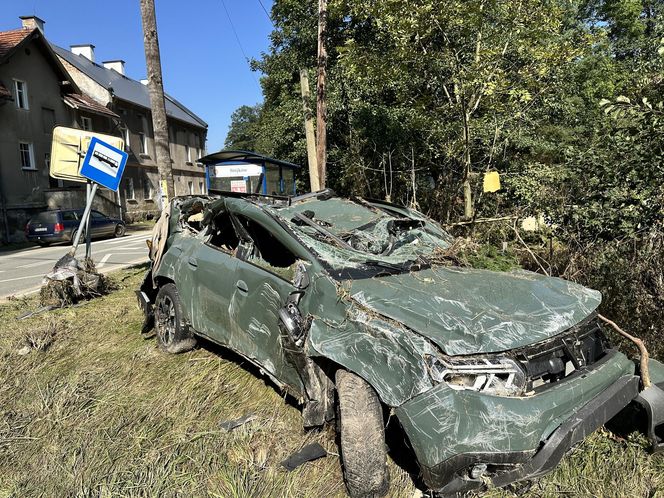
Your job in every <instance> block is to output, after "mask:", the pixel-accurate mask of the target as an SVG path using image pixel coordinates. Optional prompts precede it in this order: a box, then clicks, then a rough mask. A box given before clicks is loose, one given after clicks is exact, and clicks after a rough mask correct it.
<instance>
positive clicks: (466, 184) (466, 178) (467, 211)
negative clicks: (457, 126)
mask: <svg viewBox="0 0 664 498" xmlns="http://www.w3.org/2000/svg"><path fill="white" fill-rule="evenodd" d="M463 147H464V150H463V216H464V218H466V219H468V220H469V219H471V218H472V217H473V191H472V188H471V186H470V173H471V157H470V116H468V113H467V112H465V110H464V113H463Z"/></svg>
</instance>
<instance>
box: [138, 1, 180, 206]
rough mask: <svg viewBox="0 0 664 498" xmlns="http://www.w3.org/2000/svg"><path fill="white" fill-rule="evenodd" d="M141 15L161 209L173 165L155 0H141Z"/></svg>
mask: <svg viewBox="0 0 664 498" xmlns="http://www.w3.org/2000/svg"><path fill="white" fill-rule="evenodd" d="M140 3H141V19H142V20H143V43H144V45H145V65H146V67H147V72H148V90H149V91H150V106H151V107H152V129H153V130H154V144H155V149H156V152H157V168H158V170H159V180H160V181H159V190H160V191H161V199H160V200H161V209H165V208H166V204H167V203H166V202H164V198H166V199H168V200H169V201H170V200H171V199H172V198H173V197H174V196H175V185H174V183H173V166H172V164H171V152H170V150H169V147H168V122H167V121H166V104H165V101H164V81H163V79H162V76H161V56H160V55H159V38H158V36H157V19H156V15H155V12H154V0H140Z"/></svg>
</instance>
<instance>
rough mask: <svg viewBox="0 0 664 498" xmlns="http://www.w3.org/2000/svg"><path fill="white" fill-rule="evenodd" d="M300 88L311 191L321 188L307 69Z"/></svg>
mask: <svg viewBox="0 0 664 498" xmlns="http://www.w3.org/2000/svg"><path fill="white" fill-rule="evenodd" d="M300 89H301V91H302V108H303V110H304V134H305V136H306V138H307V160H308V163H309V183H310V184H311V191H312V192H316V191H318V190H320V179H319V177H318V161H317V159H316V136H315V135H314V118H313V116H312V114H311V108H310V107H309V99H310V98H311V92H310V90H309V75H308V74H307V70H306V69H300Z"/></svg>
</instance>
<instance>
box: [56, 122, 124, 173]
mask: <svg viewBox="0 0 664 498" xmlns="http://www.w3.org/2000/svg"><path fill="white" fill-rule="evenodd" d="M92 137H97V138H99V139H101V140H102V141H103V142H106V143H108V144H111V145H112V146H113V147H116V148H118V149H121V150H124V140H122V139H121V138H120V137H114V136H112V135H102V134H101V133H95V132H92V131H85V130H79V129H76V128H67V127H65V126H57V127H56V128H55V129H54V130H53V143H52V145H51V161H50V169H49V173H50V175H51V176H52V177H53V178H58V179H59V180H69V181H72V182H83V183H85V182H87V181H88V180H87V178H84V177H82V176H81V175H80V171H81V165H82V163H83V158H85V156H86V154H87V151H88V146H89V145H90V141H91V140H92Z"/></svg>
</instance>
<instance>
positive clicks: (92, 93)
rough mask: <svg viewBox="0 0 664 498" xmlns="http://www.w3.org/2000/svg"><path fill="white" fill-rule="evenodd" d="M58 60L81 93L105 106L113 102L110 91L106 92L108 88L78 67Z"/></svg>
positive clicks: (60, 58) (63, 60) (61, 59)
mask: <svg viewBox="0 0 664 498" xmlns="http://www.w3.org/2000/svg"><path fill="white" fill-rule="evenodd" d="M58 59H59V60H60V62H61V63H62V65H63V66H64V67H65V69H66V70H67V72H68V73H69V76H70V77H71V79H72V80H74V83H76V85H77V86H78V87H79V88H80V89H81V92H83V93H84V94H85V95H88V96H89V97H92V98H93V99H95V100H96V101H97V102H99V103H100V104H101V105H103V106H107V105H108V103H109V102H110V101H111V94H110V93H109V91H108V90H106V88H104V87H103V86H101V85H100V84H99V83H97V82H96V81H94V80H93V79H91V78H89V77H88V76H87V75H85V74H84V73H82V72H81V71H79V70H78V69H76V67H74V66H72V65H71V64H70V63H69V62H67V61H66V60H65V59H63V58H62V57H59V56H58Z"/></svg>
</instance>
